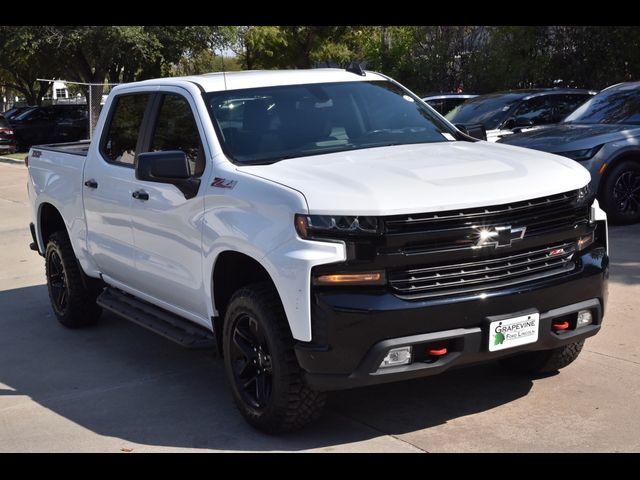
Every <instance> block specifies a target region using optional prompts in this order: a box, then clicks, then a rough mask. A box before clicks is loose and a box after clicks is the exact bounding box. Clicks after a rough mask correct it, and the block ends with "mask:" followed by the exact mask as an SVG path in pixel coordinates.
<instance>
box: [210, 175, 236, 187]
mask: <svg viewBox="0 0 640 480" xmlns="http://www.w3.org/2000/svg"><path fill="white" fill-rule="evenodd" d="M236 183H238V181H237V180H227V179H226V178H220V177H216V178H214V179H213V182H212V183H211V186H212V187H217V188H233V187H235V186H236Z"/></svg>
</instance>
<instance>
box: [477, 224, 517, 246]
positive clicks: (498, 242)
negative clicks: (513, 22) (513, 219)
mask: <svg viewBox="0 0 640 480" xmlns="http://www.w3.org/2000/svg"><path fill="white" fill-rule="evenodd" d="M526 230H527V227H515V228H514V227H512V226H511V225H508V226H504V227H490V228H483V229H482V230H480V234H479V238H478V243H476V246H478V247H490V246H493V247H495V248H499V247H510V246H511V244H512V243H513V242H514V240H522V237H524V232H526Z"/></svg>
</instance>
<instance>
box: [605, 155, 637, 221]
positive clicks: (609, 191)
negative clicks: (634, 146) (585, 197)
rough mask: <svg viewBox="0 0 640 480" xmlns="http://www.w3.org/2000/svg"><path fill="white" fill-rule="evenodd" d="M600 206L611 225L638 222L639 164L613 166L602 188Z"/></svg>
mask: <svg viewBox="0 0 640 480" xmlns="http://www.w3.org/2000/svg"><path fill="white" fill-rule="evenodd" d="M602 204H603V207H604V210H605V211H606V212H607V215H608V216H609V218H610V220H611V221H612V222H613V223H619V224H628V223H635V222H637V221H640V162H636V161H632V160H626V161H624V162H621V163H619V164H618V165H615V166H614V167H613V169H612V170H611V172H610V173H609V174H608V175H607V178H606V179H605V182H604V184H603V186H602Z"/></svg>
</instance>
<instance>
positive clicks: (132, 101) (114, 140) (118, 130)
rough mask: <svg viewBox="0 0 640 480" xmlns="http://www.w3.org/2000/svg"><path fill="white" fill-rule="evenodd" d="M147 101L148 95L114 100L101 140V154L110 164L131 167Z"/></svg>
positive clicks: (124, 96)
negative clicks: (107, 124) (109, 119)
mask: <svg viewBox="0 0 640 480" xmlns="http://www.w3.org/2000/svg"><path fill="white" fill-rule="evenodd" d="M148 101H149V94H148V93H141V94H135V95H122V96H119V97H117V98H116V99H115V105H114V107H113V113H112V115H111V121H110V122H109V126H108V128H107V130H106V132H105V135H104V137H103V139H102V154H103V155H104V156H105V157H106V158H107V160H109V161H110V162H113V163H122V164H125V165H131V166H133V164H134V161H135V153H136V144H137V143H138V135H139V134H140V126H141V125H142V119H143V117H144V111H145V109H146V107H147V102H148Z"/></svg>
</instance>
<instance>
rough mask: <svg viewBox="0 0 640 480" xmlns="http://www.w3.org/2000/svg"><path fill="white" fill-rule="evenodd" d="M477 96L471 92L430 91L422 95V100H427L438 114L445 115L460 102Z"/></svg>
mask: <svg viewBox="0 0 640 480" xmlns="http://www.w3.org/2000/svg"><path fill="white" fill-rule="evenodd" d="M477 96H478V95H474V94H472V93H430V94H428V95H427V96H425V97H423V98H422V100H424V101H425V102H427V103H428V104H429V106H430V107H432V108H433V109H434V110H436V111H437V112H438V113H439V114H440V115H446V114H447V113H449V112H450V111H451V110H453V109H454V108H456V107H457V106H458V105H460V104H461V103H464V102H466V101H467V100H469V99H470V98H475V97H477Z"/></svg>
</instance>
